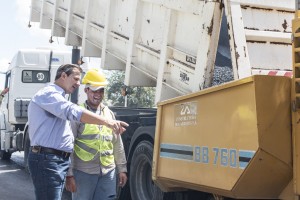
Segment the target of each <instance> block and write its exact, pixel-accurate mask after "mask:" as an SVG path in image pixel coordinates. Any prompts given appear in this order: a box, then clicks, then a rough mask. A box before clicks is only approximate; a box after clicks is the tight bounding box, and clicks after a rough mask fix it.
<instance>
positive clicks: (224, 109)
mask: <svg viewBox="0 0 300 200" xmlns="http://www.w3.org/2000/svg"><path fill="white" fill-rule="evenodd" d="M290 104H291V79H290V78H288V77H275V76H262V75H257V76H252V77H249V78H245V79H241V80H238V81H234V82H231V83H227V84H224V85H221V86H217V87H213V88H209V89H206V90H203V91H200V92H197V93H193V94H190V95H186V96H182V97H178V98H174V99H171V100H167V101H164V102H161V103H159V104H158V114H157V127H156V135H155V144H154V155H153V171H152V176H153V180H154V181H155V183H156V184H157V185H158V186H160V187H161V189H163V190H164V191H174V190H180V189H194V190H199V191H205V192H210V193H215V194H219V195H223V196H228V197H232V198H278V196H279V195H280V193H281V192H282V191H283V190H284V188H285V187H286V186H287V185H288V183H289V182H290V181H291V179H292V174H293V170H292V142H291V106H290Z"/></svg>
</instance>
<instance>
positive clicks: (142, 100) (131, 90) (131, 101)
mask: <svg viewBox="0 0 300 200" xmlns="http://www.w3.org/2000/svg"><path fill="white" fill-rule="evenodd" d="M104 73H105V75H106V77H107V80H108V82H109V84H108V86H107V88H106V93H105V95H106V102H107V104H108V105H113V106H124V105H125V97H124V96H122V94H121V90H122V87H123V86H124V84H123V83H124V77H125V73H124V72H123V71H104ZM126 88H127V92H128V94H127V96H126V97H127V106H128V107H140V108H142V107H144V108H152V107H154V106H155V104H154V100H155V90H154V88H152V87H138V86H137V87H126Z"/></svg>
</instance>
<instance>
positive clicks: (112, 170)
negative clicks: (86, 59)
mask: <svg viewBox="0 0 300 200" xmlns="http://www.w3.org/2000/svg"><path fill="white" fill-rule="evenodd" d="M82 83H83V84H85V85H86V87H85V89H84V91H85V93H86V94H87V100H86V101H85V103H83V104H82V105H80V106H82V107H83V108H85V109H88V110H90V111H92V112H94V113H96V114H99V115H103V116H105V117H107V118H110V119H115V116H114V114H113V112H112V111H111V110H110V109H109V108H108V107H107V106H105V105H104V104H103V103H102V100H103V98H104V87H105V86H106V85H107V81H106V78H105V76H104V75H103V74H102V73H101V72H100V71H98V70H96V69H91V70H89V71H88V72H87V73H86V74H85V76H84V77H83V79H82ZM71 128H72V131H73V133H74V137H75V144H74V152H73V154H72V156H71V161H72V162H71V166H70V169H69V171H68V176H67V180H66V189H67V190H68V191H70V192H72V199H73V200H83V199H84V200H86V199H90V200H96V199H97V200H106V199H114V198H115V196H116V174H118V180H119V183H118V185H119V186H121V187H123V186H124V185H125V184H126V182H127V175H126V172H127V168H126V157H125V152H124V146H123V143H122V139H121V136H120V134H115V133H114V132H113V131H112V129H110V128H107V127H106V126H99V125H95V124H84V123H80V122H74V123H73V122H72V123H71Z"/></svg>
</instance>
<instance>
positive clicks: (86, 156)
mask: <svg viewBox="0 0 300 200" xmlns="http://www.w3.org/2000/svg"><path fill="white" fill-rule="evenodd" d="M80 106H82V107H85V105H84V104H82V105H80ZM106 108H107V107H104V109H103V112H102V113H101V115H102V116H105V117H110V118H112V116H109V114H110V111H109V110H108V109H106ZM104 110H106V112H105V111H104ZM99 127H100V126H98V125H95V124H85V125H84V130H83V132H82V133H81V134H78V136H77V138H76V140H75V145H74V152H75V153H76V155H77V156H78V157H79V158H80V159H81V160H83V161H90V160H92V159H94V157H95V156H96V155H97V153H98V152H99V153H100V162H101V164H102V165H104V166H108V165H110V164H112V163H113V162H114V156H113V143H112V139H113V135H112V130H111V129H110V128H107V127H106V126H101V128H99Z"/></svg>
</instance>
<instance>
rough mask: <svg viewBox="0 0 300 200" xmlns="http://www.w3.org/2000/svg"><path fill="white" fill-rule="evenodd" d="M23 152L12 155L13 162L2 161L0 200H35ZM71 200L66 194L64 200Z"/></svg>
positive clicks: (0, 165)
mask: <svg viewBox="0 0 300 200" xmlns="http://www.w3.org/2000/svg"><path fill="white" fill-rule="evenodd" d="M23 159H24V158H23V152H22V153H19V152H15V153H13V154H12V158H11V160H7V161H3V160H0V200H34V199H35V197H34V189H33V185H32V182H31V178H30V176H29V173H27V172H26V171H25V169H24V165H23V164H24V163H23ZM69 199H71V198H70V196H69V194H67V193H64V196H63V198H62V200H69Z"/></svg>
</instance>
